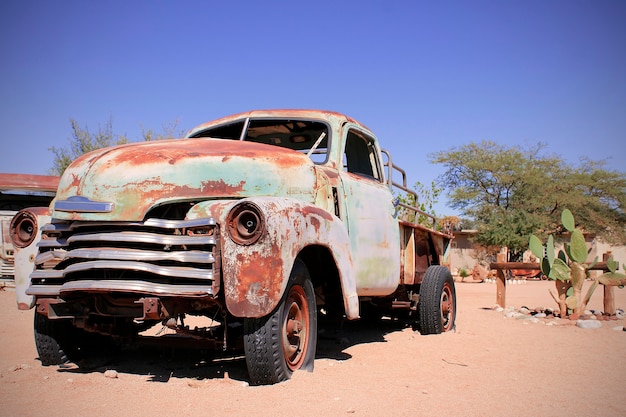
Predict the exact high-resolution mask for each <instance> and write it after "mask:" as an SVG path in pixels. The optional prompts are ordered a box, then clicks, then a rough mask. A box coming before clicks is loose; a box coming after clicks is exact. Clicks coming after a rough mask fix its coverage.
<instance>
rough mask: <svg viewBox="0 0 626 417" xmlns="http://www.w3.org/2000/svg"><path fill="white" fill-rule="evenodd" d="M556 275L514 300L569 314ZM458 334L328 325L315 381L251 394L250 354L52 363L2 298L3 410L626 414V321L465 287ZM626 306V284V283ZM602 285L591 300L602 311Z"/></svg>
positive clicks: (512, 288)
mask: <svg viewBox="0 0 626 417" xmlns="http://www.w3.org/2000/svg"><path fill="white" fill-rule="evenodd" d="M553 285H554V284H553V283H552V282H549V281H527V282H526V283H524V284H518V285H509V286H508V287H507V305H508V306H515V307H516V308H519V307H521V306H527V307H529V308H530V309H534V308H536V307H554V308H555V307H556V304H555V303H554V301H553V300H552V298H551V297H550V296H549V294H548V289H549V288H552V287H553ZM456 291H457V303H458V305H457V307H458V315H457V321H456V330H455V331H453V332H449V333H445V334H442V335H432V336H422V335H420V334H419V333H418V332H415V331H413V330H412V329H411V328H409V327H406V326H403V325H402V324H401V323H399V322H397V321H392V320H389V319H383V320H381V321H380V322H376V323H375V324H371V323H364V322H348V323H344V325H343V327H342V328H341V329H340V332H339V333H335V332H333V331H329V330H328V329H324V331H323V332H321V334H320V340H319V348H318V354H317V358H316V360H315V371H314V372H313V373H308V372H297V373H295V374H294V377H293V378H292V379H291V380H290V381H288V382H285V383H281V384H277V385H273V386H261V387H255V386H249V385H248V383H247V373H246V366H245V360H244V359H243V357H242V356H240V355H234V356H233V355H227V356H226V357H219V356H216V355H215V353H212V352H203V351H187V350H182V349H159V348H154V347H141V348H135V349H132V350H125V351H124V352H123V355H121V356H116V357H114V358H113V359H111V360H110V361H109V362H107V363H103V364H101V365H100V366H96V367H95V368H93V369H90V370H88V371H81V370H78V369H76V368H70V369H61V368H59V367H56V366H50V367H42V366H41V364H40V362H39V361H38V359H37V352H36V349H35V345H34V341H33V333H32V320H33V311H32V310H30V311H18V310H17V309H16V308H15V298H14V296H15V294H14V291H13V290H12V289H10V288H7V289H4V290H0V311H2V312H3V313H4V317H5V319H6V320H5V321H4V325H3V326H2V327H0V346H1V348H2V355H1V357H0V410H1V411H0V415H2V416H50V417H52V416H126V415H133V416H152V415H167V416H207V415H212V416H220V415H224V416H249V417H253V416H287V415H290V416H352V415H354V416H389V415H399V416H409V415H411V416H422V415H423V416H430V415H448V416H557V415H558V416H568V417H572V416H602V417H607V416H626V397H625V386H626V358H625V354H626V331H623V330H622V328H623V326H624V325H625V323H624V320H623V319H620V320H610V321H603V322H602V327H600V328H598V329H581V328H578V327H577V326H576V325H575V322H574V321H570V320H560V319H554V318H545V319H544V318H542V319H539V320H529V319H516V318H508V317H507V315H506V311H507V310H505V311H497V310H495V309H493V307H494V303H495V291H496V289H495V284H490V283H475V282H457V284H456ZM615 293H616V307H617V308H622V309H624V308H626V289H616V292H615ZM602 307H603V306H602V289H601V288H600V289H598V290H597V291H596V292H595V294H594V296H593V298H592V300H591V303H590V305H589V308H590V309H599V310H602Z"/></svg>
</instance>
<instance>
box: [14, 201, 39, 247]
mask: <svg viewBox="0 0 626 417" xmlns="http://www.w3.org/2000/svg"><path fill="white" fill-rule="evenodd" d="M9 230H10V232H9V233H10V235H11V240H12V241H13V246H15V247H16V248H25V247H26V246H28V245H30V244H31V243H33V241H34V240H35V238H36V237H37V216H36V215H35V214H34V213H33V212H31V211H30V210H28V209H23V210H20V211H18V212H17V213H16V214H15V216H13V218H12V219H11V225H10V228H9Z"/></svg>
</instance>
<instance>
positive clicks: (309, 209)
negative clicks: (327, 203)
mask: <svg viewBox="0 0 626 417" xmlns="http://www.w3.org/2000/svg"><path fill="white" fill-rule="evenodd" d="M300 212H301V213H302V214H303V215H304V216H305V217H307V218H309V217H312V216H319V217H321V218H322V219H324V220H326V221H332V220H333V216H332V215H331V214H330V213H329V212H327V211H326V210H324V209H321V208H319V207H315V206H305V207H302V208H301V209H300Z"/></svg>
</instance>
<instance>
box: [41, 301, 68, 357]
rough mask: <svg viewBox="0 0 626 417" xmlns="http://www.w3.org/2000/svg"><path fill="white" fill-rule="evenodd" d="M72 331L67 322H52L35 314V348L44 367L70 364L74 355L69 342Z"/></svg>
mask: <svg viewBox="0 0 626 417" xmlns="http://www.w3.org/2000/svg"><path fill="white" fill-rule="evenodd" d="M72 330H73V327H72V324H71V323H69V322H68V321H66V320H50V319H49V318H48V317H46V316H44V315H42V314H39V313H37V312H35V321H34V331H35V346H36V347H37V353H38V354H39V360H40V361H41V364H42V365H44V366H50V365H63V364H66V363H69V362H70V356H72V354H71V352H70V347H69V342H70V340H71V334H72ZM68 353H69V354H70V355H69V356H68Z"/></svg>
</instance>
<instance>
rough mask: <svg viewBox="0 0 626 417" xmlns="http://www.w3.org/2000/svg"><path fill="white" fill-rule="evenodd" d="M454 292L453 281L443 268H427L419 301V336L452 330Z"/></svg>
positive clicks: (454, 314)
mask: <svg viewBox="0 0 626 417" xmlns="http://www.w3.org/2000/svg"><path fill="white" fill-rule="evenodd" d="M455 319H456V291H455V289H454V279H453V278H452V274H451V273H450V271H449V270H448V268H446V267H445V266H441V265H433V266H430V267H428V269H427V270H426V274H425V275H424V279H423V280H422V284H421V285H420V299H419V328H420V333H421V334H439V333H442V332H447V331H450V330H452V329H454V322H455Z"/></svg>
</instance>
